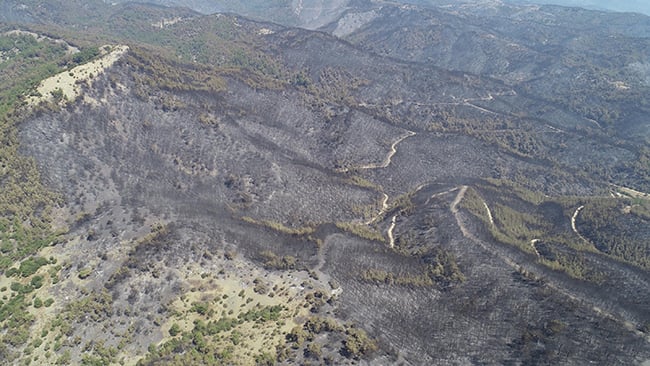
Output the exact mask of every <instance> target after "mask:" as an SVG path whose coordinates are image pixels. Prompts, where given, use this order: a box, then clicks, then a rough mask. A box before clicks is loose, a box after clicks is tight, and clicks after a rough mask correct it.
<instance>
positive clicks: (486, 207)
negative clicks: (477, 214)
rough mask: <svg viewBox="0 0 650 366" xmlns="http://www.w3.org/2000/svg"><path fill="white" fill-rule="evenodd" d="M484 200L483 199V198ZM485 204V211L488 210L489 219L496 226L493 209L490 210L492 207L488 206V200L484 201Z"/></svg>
mask: <svg viewBox="0 0 650 366" xmlns="http://www.w3.org/2000/svg"><path fill="white" fill-rule="evenodd" d="M481 201H483V199H481ZM483 206H484V207H485V211H486V212H487V215H488V219H489V220H490V225H492V226H494V218H493V217H492V211H490V207H488V205H487V202H485V201H483Z"/></svg>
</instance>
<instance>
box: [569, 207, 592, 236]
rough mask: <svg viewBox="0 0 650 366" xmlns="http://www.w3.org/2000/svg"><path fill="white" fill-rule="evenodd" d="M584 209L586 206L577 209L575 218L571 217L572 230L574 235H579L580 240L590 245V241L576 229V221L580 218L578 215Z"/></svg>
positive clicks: (574, 214)
mask: <svg viewBox="0 0 650 366" xmlns="http://www.w3.org/2000/svg"><path fill="white" fill-rule="evenodd" d="M583 208H585V206H584V205H583V206H580V207H578V208H576V211H575V212H574V213H573V216H571V229H572V230H573V232H574V233H576V235H578V237H579V238H580V239H582V240H584V241H585V242H587V243H589V240H587V238H585V237H584V236H582V234H580V232H578V228H577V227H576V219H577V218H578V215H579V214H580V211H582V209H583Z"/></svg>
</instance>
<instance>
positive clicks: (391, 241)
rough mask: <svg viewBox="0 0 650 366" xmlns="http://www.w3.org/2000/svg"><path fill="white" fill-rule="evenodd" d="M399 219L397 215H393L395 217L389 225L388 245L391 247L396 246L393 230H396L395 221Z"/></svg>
mask: <svg viewBox="0 0 650 366" xmlns="http://www.w3.org/2000/svg"><path fill="white" fill-rule="evenodd" d="M396 221H397V215H394V216H393V219H392V220H391V221H390V226H389V227H388V245H390V248H391V249H393V248H395V237H394V236H393V230H395V222H396Z"/></svg>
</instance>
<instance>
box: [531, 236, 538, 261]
mask: <svg viewBox="0 0 650 366" xmlns="http://www.w3.org/2000/svg"><path fill="white" fill-rule="evenodd" d="M538 241H539V239H533V240H531V241H530V246H531V247H532V248H533V251H534V252H535V255H537V256H538V257H539V256H540V255H539V251H537V245H536V244H537V242H538Z"/></svg>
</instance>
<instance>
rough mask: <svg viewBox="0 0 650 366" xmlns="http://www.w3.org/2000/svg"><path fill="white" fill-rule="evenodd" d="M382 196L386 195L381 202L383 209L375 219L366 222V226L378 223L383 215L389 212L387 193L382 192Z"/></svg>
mask: <svg viewBox="0 0 650 366" xmlns="http://www.w3.org/2000/svg"><path fill="white" fill-rule="evenodd" d="M382 195H384V199H383V200H382V202H381V209H379V212H378V213H377V214H376V215H375V217H373V218H371V219H370V220H368V221H366V222H365V224H366V225H370V224H372V223H374V222H375V221H377V220H378V219H379V218H380V217H381V216H382V215H383V214H385V213H386V212H388V208H389V206H388V195H387V194H386V193H383V192H382Z"/></svg>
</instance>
